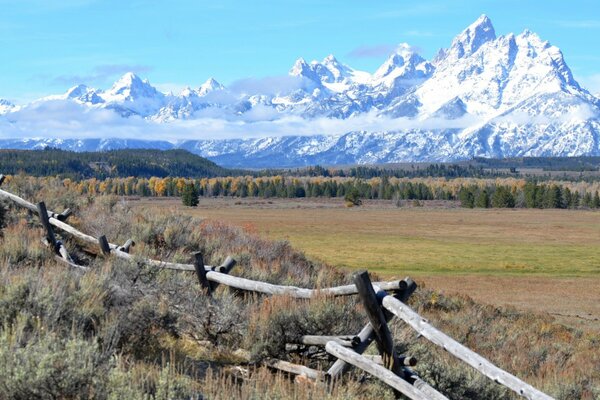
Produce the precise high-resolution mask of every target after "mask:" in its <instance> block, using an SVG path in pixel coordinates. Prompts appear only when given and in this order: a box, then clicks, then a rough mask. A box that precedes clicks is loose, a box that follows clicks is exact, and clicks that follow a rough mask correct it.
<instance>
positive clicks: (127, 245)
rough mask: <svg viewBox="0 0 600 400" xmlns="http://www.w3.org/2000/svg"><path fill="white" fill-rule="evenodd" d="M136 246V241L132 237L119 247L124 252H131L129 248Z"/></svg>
mask: <svg viewBox="0 0 600 400" xmlns="http://www.w3.org/2000/svg"><path fill="white" fill-rule="evenodd" d="M133 246H135V242H134V241H133V240H132V239H127V241H126V242H125V244H124V245H123V246H119V247H118V249H119V250H120V251H122V252H124V253H129V249H130V248H131V247H133Z"/></svg>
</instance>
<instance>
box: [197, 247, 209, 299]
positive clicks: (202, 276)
mask: <svg viewBox="0 0 600 400" xmlns="http://www.w3.org/2000/svg"><path fill="white" fill-rule="evenodd" d="M194 268H195V269H196V276H197V277H198V282H199V283H200V286H202V288H203V289H204V290H205V291H206V294H208V295H209V296H210V294H211V293H212V289H211V287H210V282H208V279H206V269H204V258H203V257H202V253H201V252H199V251H197V252H195V253H194Z"/></svg>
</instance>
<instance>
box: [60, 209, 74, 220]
mask: <svg viewBox="0 0 600 400" xmlns="http://www.w3.org/2000/svg"><path fill="white" fill-rule="evenodd" d="M71 214H73V211H71V209H70V208H67V209H66V210H65V211H63V212H61V213H60V214H58V215H57V216H56V219H58V220H59V221H62V222H65V221H66V220H67V219H69V217H70V216H71Z"/></svg>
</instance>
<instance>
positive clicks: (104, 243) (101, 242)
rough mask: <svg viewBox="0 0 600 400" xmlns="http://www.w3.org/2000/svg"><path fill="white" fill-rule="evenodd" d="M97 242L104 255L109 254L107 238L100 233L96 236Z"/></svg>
mask: <svg viewBox="0 0 600 400" xmlns="http://www.w3.org/2000/svg"><path fill="white" fill-rule="evenodd" d="M98 244H99V245H100V250H101V251H102V254H104V255H105V256H108V255H110V245H109V244H108V239H106V236H105V235H102V236H100V237H99V238H98Z"/></svg>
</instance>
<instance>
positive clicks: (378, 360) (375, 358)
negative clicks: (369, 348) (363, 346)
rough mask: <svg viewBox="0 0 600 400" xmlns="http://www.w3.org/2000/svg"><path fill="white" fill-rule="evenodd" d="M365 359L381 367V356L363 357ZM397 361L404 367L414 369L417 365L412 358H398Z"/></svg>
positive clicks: (415, 360)
mask: <svg viewBox="0 0 600 400" xmlns="http://www.w3.org/2000/svg"><path fill="white" fill-rule="evenodd" d="M365 357H367V358H368V359H369V360H371V361H373V362H375V363H377V364H379V365H383V358H381V356H371V355H365ZM398 359H399V360H400V363H401V364H402V365H403V366H405V367H414V366H415V365H417V359H416V358H414V357H410V356H398Z"/></svg>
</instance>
